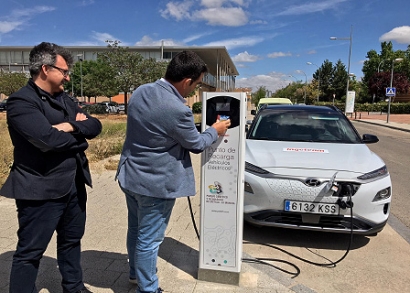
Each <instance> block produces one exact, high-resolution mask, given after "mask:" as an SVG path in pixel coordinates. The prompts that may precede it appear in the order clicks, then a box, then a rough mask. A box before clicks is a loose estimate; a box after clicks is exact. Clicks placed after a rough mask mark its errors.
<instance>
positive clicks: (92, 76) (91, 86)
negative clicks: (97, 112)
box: [83, 60, 118, 101]
mask: <svg viewBox="0 0 410 293" xmlns="http://www.w3.org/2000/svg"><path fill="white" fill-rule="evenodd" d="M83 79H84V89H85V92H87V93H88V94H89V96H90V97H97V96H106V97H108V98H109V100H110V101H111V97H112V96H115V95H116V94H118V90H117V85H116V81H115V71H114V70H113V68H112V67H110V66H109V65H108V64H106V63H104V62H101V60H97V61H91V62H90V67H89V73H88V74H87V75H85V76H84V77H83Z"/></svg>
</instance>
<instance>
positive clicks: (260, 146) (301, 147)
mask: <svg viewBox="0 0 410 293" xmlns="http://www.w3.org/2000/svg"><path fill="white" fill-rule="evenodd" d="M245 161H246V162H248V163H251V164H253V165H255V166H258V167H260V168H263V169H265V170H268V171H270V172H272V173H281V174H295V173H297V171H296V170H300V169H304V170H306V169H309V170H310V171H311V172H314V173H316V172H319V171H325V172H320V173H332V172H343V173H346V172H349V173H351V172H354V173H358V174H356V175H357V176H360V175H361V174H365V173H368V172H371V171H374V170H376V169H378V168H381V167H383V166H384V165H385V164H384V162H383V160H382V159H381V158H380V157H379V156H377V155H376V154H375V153H373V152H372V151H370V149H369V148H368V147H367V146H366V145H365V144H336V143H314V142H286V141H264V140H251V139H247V140H246V151H245ZM291 170H293V171H291ZM315 170H316V172H315ZM304 173H306V171H304ZM311 175H313V174H311Z"/></svg>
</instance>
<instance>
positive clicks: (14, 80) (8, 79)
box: [0, 71, 28, 96]
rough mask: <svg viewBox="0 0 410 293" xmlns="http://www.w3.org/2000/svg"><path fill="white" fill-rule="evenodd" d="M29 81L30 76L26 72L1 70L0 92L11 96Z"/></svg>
mask: <svg viewBox="0 0 410 293" xmlns="http://www.w3.org/2000/svg"><path fill="white" fill-rule="evenodd" d="M27 81H28V77H27V75H26V74H25V73H22V72H4V71H0V92H1V93H3V94H5V95H6V96H10V95H11V94H12V93H14V92H16V91H18V90H19V89H20V88H21V87H23V86H25V85H26V83H27Z"/></svg>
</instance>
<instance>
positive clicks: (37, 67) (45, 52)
mask: <svg viewBox="0 0 410 293" xmlns="http://www.w3.org/2000/svg"><path fill="white" fill-rule="evenodd" d="M57 55H60V56H61V57H63V59H64V60H65V62H66V63H67V66H68V68H69V69H70V68H71V67H72V65H73V62H74V59H73V55H71V52H70V51H69V50H67V49H66V48H63V47H61V46H58V45H56V44H53V43H47V42H42V43H41V44H38V45H37V46H35V47H34V48H33V49H32V50H31V51H30V56H29V60H30V63H29V70H30V75H31V76H36V75H38V74H39V73H40V71H41V66H43V65H55V64H56V60H57Z"/></svg>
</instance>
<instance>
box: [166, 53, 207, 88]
mask: <svg viewBox="0 0 410 293" xmlns="http://www.w3.org/2000/svg"><path fill="white" fill-rule="evenodd" d="M205 72H208V68H207V67H206V64H205V62H204V61H203V60H202V59H201V58H200V57H199V56H198V55H197V54H196V53H195V52H192V51H182V52H180V53H178V54H176V55H175V56H174V58H172V60H171V62H170V63H169V64H168V67H167V71H166V73H165V79H166V80H168V81H171V82H179V81H181V80H183V79H184V78H191V79H192V82H194V81H196V80H197V79H198V78H199V77H200V76H201V74H202V73H205Z"/></svg>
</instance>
